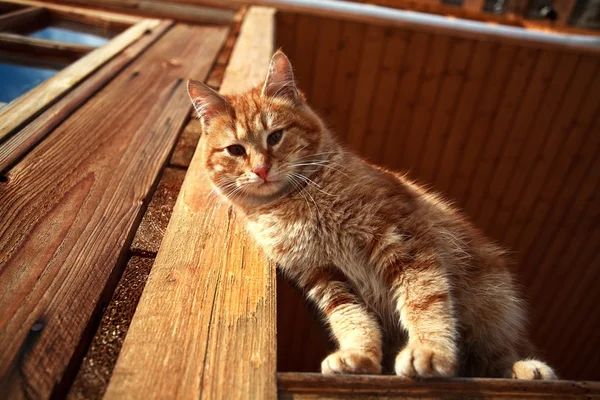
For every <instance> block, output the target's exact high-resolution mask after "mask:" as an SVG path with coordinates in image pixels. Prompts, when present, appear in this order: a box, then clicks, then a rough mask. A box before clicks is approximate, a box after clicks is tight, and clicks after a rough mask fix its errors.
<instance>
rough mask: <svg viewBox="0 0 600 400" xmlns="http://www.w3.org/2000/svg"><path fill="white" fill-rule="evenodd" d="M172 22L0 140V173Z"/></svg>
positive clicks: (149, 32) (150, 32) (151, 31)
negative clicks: (4, 139)
mask: <svg viewBox="0 0 600 400" xmlns="http://www.w3.org/2000/svg"><path fill="white" fill-rule="evenodd" d="M171 25H173V22H172V21H163V22H161V23H160V24H159V25H157V26H156V27H154V28H148V29H147V30H146V33H145V34H144V35H143V36H142V37H141V38H140V39H139V40H138V41H136V42H135V43H133V44H132V45H131V46H129V47H128V48H126V49H125V50H123V51H122V52H120V53H119V54H117V55H116V56H115V58H113V59H112V60H110V61H109V62H108V63H107V64H106V65H104V66H102V67H101V68H100V70H99V71H97V72H95V73H94V74H92V76H90V77H88V78H87V79H85V80H84V81H83V82H82V83H81V85H79V86H77V87H76V88H75V89H74V90H73V91H71V92H70V93H69V94H67V95H66V96H65V97H63V98H62V99H60V100H59V101H58V102H57V103H55V104H54V105H52V106H51V107H50V108H48V109H47V110H46V111H44V112H43V113H42V114H41V115H40V116H39V117H37V118H36V119H35V120H34V121H32V122H31V123H29V124H27V125H26V126H25V127H24V128H23V129H21V130H20V131H18V132H17V133H15V134H14V135H12V136H11V137H9V138H8V139H7V140H6V141H5V142H3V143H0V173H3V172H5V171H6V170H8V168H9V167H11V166H12V165H14V163H16V162H17V160H19V159H20V158H22V157H23V156H24V155H25V154H26V153H27V152H28V151H29V150H30V149H31V148H32V147H34V146H35V145H36V144H37V143H38V142H39V141H40V140H42V139H43V138H44V137H45V136H46V135H48V134H49V133H50V132H52V130H53V129H54V128H56V127H57V126H58V125H59V124H60V123H61V122H62V121H64V120H65V118H67V117H68V116H69V115H70V114H71V113H72V112H74V111H75V110H76V109H77V108H78V107H79V106H81V104H82V103H83V102H85V101H86V100H87V99H89V98H90V97H91V96H93V95H94V94H95V93H96V92H97V91H98V90H100V89H101V88H102V87H103V86H104V85H106V84H107V83H108V82H109V81H110V80H111V79H112V78H113V77H114V76H115V75H117V74H118V73H119V72H120V71H122V70H123V68H125V67H126V66H127V65H128V64H129V63H131V62H132V61H133V60H134V59H135V58H136V57H138V56H139V55H140V54H141V53H142V52H143V51H144V50H145V49H147V48H148V46H150V45H151V44H152V43H154V42H155V41H156V40H157V39H158V38H159V37H160V36H161V35H163V34H164V33H165V32H166V31H167V29H169V27H171Z"/></svg>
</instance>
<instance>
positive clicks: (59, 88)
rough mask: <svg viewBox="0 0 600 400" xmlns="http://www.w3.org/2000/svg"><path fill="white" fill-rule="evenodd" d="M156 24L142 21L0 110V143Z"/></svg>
mask: <svg viewBox="0 0 600 400" xmlns="http://www.w3.org/2000/svg"><path fill="white" fill-rule="evenodd" d="M159 24H160V21H158V20H144V21H142V22H139V23H137V24H136V25H134V26H132V27H131V28H129V29H127V30H126V31H125V32H123V33H121V34H120V35H119V36H117V37H115V38H113V39H112V40H111V41H110V42H109V43H107V44H105V45H104V46H102V47H100V48H98V49H96V50H94V51H92V52H91V53H89V54H88V55H86V56H85V57H83V58H81V59H79V60H78V61H77V62H74V63H73V64H71V65H69V66H68V67H66V68H65V69H63V70H62V71H60V72H59V73H57V74H56V75H54V76H53V77H51V78H50V79H47V80H46V81H44V82H43V83H41V84H40V85H38V86H37V87H36V88H34V89H33V90H31V91H29V92H27V93H25V94H23V95H22V96H20V97H18V98H17V99H15V100H13V101H12V102H10V103H9V104H8V105H7V106H6V107H4V108H3V109H1V110H0V140H3V139H5V138H7V137H8V136H9V135H11V134H12V133H13V132H14V131H15V130H16V129H17V128H19V127H20V126H22V125H23V124H24V123H26V122H28V121H30V120H31V119H32V118H33V117H34V116H35V115H36V114H39V113H40V112H42V111H44V110H45V109H46V108H48V107H49V106H50V105H52V104H53V103H54V102H56V100H58V99H59V98H60V97H61V96H64V95H65V94H66V93H68V92H69V91H70V90H71V89H73V88H74V87H75V85H77V84H78V83H80V82H81V81H82V80H83V79H85V78H86V77H88V76H89V75H90V74H91V73H92V72H94V71H96V70H97V69H98V68H99V67H100V66H102V65H103V64H105V63H106V62H107V61H108V60H110V59H111V58H112V57H114V56H115V55H117V54H118V53H120V52H121V51H123V49H125V48H126V47H127V46H129V45H130V44H132V43H133V42H135V41H136V40H138V39H139V38H140V37H141V36H142V35H145V34H146V32H147V31H148V30H149V29H153V28H155V27H156V26H158V25H159Z"/></svg>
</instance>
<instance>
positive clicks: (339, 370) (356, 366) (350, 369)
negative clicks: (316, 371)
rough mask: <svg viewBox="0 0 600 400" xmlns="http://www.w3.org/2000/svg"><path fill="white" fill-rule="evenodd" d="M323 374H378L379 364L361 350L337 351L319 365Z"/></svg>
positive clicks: (379, 370)
mask: <svg viewBox="0 0 600 400" xmlns="http://www.w3.org/2000/svg"><path fill="white" fill-rule="evenodd" d="M321 372H322V373H324V374H380V373H381V363H380V361H379V360H378V359H377V358H376V357H375V356H373V355H371V354H370V353H367V352H364V351H361V350H338V351H336V352H335V353H333V354H330V355H329V356H328V357H327V358H326V359H324V360H323V362H322V363H321Z"/></svg>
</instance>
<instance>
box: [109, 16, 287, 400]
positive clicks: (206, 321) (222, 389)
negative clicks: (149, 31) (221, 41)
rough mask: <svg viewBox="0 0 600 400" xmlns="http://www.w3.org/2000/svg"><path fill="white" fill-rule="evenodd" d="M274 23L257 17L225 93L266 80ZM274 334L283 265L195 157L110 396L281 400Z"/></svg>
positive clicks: (249, 20)
mask: <svg viewBox="0 0 600 400" xmlns="http://www.w3.org/2000/svg"><path fill="white" fill-rule="evenodd" d="M273 15H274V11H273V10H265V9H262V8H251V9H250V10H249V12H248V14H247V16H246V20H245V21H244V24H243V26H242V29H241V33H240V38H239V40H238V43H237V45H236V47H235V49H234V52H233V55H232V57H231V62H230V67H231V71H232V72H231V73H229V71H227V73H226V74H225V81H224V82H223V85H222V86H221V87H222V91H224V92H225V93H231V92H233V91H238V90H239V89H241V88H246V87H248V86H250V85H256V84H260V82H262V81H263V79H264V76H265V74H266V70H267V68H268V65H269V61H270V57H271V55H272V52H273V50H274V48H273V42H272V41H270V40H265V36H263V35H261V34H258V32H256V30H255V29H258V28H261V30H263V32H265V31H266V32H268V31H270V32H273V28H274V20H273ZM267 25H270V26H271V27H270V28H268V27H266V26H267ZM246 35H248V36H246ZM259 49H262V50H259ZM259 54H262V58H261V59H259V58H258V55H259ZM248 60H252V62H248ZM242 69H245V71H243V73H242V72H241V70H242ZM238 79H243V81H238ZM148 329H151V330H152V334H150V335H149V331H148ZM275 330H276V327H275V265H274V264H273V263H271V262H269V261H267V259H266V258H265V256H264V254H262V253H261V252H260V251H259V250H258V248H257V247H256V245H255V244H254V242H253V241H252V239H251V238H250V237H249V236H248V233H247V232H246V230H245V227H244V224H243V221H241V220H240V217H239V216H238V215H237V214H236V213H235V211H234V210H233V209H232V208H231V207H230V206H228V205H226V204H224V203H223V202H222V201H219V200H218V199H216V198H215V197H214V194H212V193H211V186H210V184H209V182H208V181H207V177H206V175H205V174H204V170H203V163H202V160H201V157H200V155H199V153H196V155H195V156H194V158H193V160H192V163H191V165H190V168H189V169H188V172H187V174H186V177H185V181H184V183H183V187H182V190H181V192H180V194H179V197H178V199H177V203H176V205H175V209H174V211H173V216H172V217H171V221H170V222H169V226H168V228H167V231H166V232H165V236H164V238H163V244H162V246H161V248H160V250H159V252H158V255H157V257H156V261H155V263H154V266H153V268H152V272H151V274H150V278H149V280H148V283H147V285H146V288H145V289H144V293H143V295H142V299H141V300H140V304H139V306H138V308H137V310H136V314H135V316H134V319H133V321H132V323H131V327H130V329H129V332H128V334H127V337H126V338H125V343H124V344H123V349H122V351H121V354H120V356H119V360H118V362H117V366H116V368H115V370H114V373H113V376H112V378H111V382H110V385H109V387H108V391H107V393H106V396H107V398H139V397H144V398H165V397H168V398H171V397H177V398H227V399H237V398H244V399H245V398H253V399H254V398H256V399H272V398H275V396H276V381H275V369H276V365H275V364H276V351H275V347H276V342H275V340H276V339H275Z"/></svg>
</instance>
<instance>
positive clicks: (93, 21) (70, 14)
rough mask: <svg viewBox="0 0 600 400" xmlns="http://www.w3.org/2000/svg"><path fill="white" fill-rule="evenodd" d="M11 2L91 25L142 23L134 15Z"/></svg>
mask: <svg viewBox="0 0 600 400" xmlns="http://www.w3.org/2000/svg"><path fill="white" fill-rule="evenodd" d="M5 1H10V2H11V3H14V4H20V5H23V6H29V7H42V8H45V9H47V10H49V11H50V12H51V13H52V14H55V15H59V16H61V17H63V18H66V19H70V20H76V21H79V22H83V23H89V24H90V25H98V23H100V24H105V23H106V22H110V23H112V26H115V27H121V28H127V27H129V26H131V25H134V24H137V23H138V22H140V21H142V18H141V17H136V16H132V15H123V14H117V13H114V12H110V11H105V10H86V9H83V8H76V7H73V6H68V5H60V4H50V3H49V2H46V1H35V0H5Z"/></svg>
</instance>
